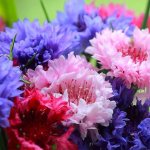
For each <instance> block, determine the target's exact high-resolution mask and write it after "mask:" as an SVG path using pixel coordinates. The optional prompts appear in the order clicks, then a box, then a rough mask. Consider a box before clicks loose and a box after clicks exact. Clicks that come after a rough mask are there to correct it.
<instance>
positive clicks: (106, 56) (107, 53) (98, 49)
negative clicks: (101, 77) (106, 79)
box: [86, 28, 150, 88]
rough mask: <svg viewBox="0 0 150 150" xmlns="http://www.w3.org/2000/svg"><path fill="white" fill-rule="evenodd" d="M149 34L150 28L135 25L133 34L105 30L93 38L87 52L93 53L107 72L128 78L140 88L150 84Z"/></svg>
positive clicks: (129, 81) (128, 82)
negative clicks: (143, 28) (130, 35)
mask: <svg viewBox="0 0 150 150" xmlns="http://www.w3.org/2000/svg"><path fill="white" fill-rule="evenodd" d="M149 41H150V34H149V32H148V29H147V30H140V29H138V28H136V29H135V30H134V33H133V37H131V38H129V37H127V36H126V35H125V34H124V33H123V32H122V31H111V30H108V29H106V30H104V31H103V32H102V34H100V33H97V35H96V37H95V38H94V39H92V40H91V46H90V47H88V48H87V49H86V52H88V53H90V54H92V55H93V57H94V58H96V59H97V60H98V61H99V63H100V64H101V65H102V68H104V69H107V70H108V71H109V73H108V75H111V76H114V77H120V78H122V79H123V80H125V82H126V84H127V85H128V87H130V86H131V84H134V85H137V86H138V87H139V88H144V87H149V86H150V74H149V72H150V65H149V64H150V44H149Z"/></svg>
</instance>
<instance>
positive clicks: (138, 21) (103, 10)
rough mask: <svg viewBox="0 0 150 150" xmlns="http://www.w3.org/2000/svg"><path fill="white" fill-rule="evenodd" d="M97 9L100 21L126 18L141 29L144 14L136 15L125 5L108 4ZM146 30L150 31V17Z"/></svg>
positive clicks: (92, 6)
mask: <svg viewBox="0 0 150 150" xmlns="http://www.w3.org/2000/svg"><path fill="white" fill-rule="evenodd" d="M88 8H89V9H90V8H94V4H92V5H91V7H90V6H88ZM97 9H98V13H99V15H100V17H102V19H106V18H108V17H109V16H112V15H116V16H117V17H120V16H122V15H123V16H126V17H131V18H132V20H133V21H132V23H133V24H134V25H136V26H137V27H139V28H142V23H143V20H144V14H140V15H136V14H135V12H134V11H133V10H130V9H128V8H127V7H126V6H125V5H121V4H114V3H110V4H109V5H107V6H105V5H101V6H100V7H99V8H97ZM147 28H148V29H149V31H150V17H149V18H148V22H147Z"/></svg>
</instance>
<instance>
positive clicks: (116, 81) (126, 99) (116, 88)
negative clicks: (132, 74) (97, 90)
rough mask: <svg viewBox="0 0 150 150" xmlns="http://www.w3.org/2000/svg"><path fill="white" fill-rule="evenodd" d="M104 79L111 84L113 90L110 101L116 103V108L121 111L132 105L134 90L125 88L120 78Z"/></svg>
mask: <svg viewBox="0 0 150 150" xmlns="http://www.w3.org/2000/svg"><path fill="white" fill-rule="evenodd" d="M106 79H107V80H108V81H109V82H110V83H111V85H112V89H113V97H112V98H111V100H114V101H116V103H117V106H118V107H119V108H120V109H121V110H125V109H126V108H128V107H129V106H130V105H132V103H133V100H134V96H135V93H136V88H132V87H131V88H130V89H129V88H127V87H126V85H125V83H124V82H123V80H122V79H120V78H111V77H107V78H106Z"/></svg>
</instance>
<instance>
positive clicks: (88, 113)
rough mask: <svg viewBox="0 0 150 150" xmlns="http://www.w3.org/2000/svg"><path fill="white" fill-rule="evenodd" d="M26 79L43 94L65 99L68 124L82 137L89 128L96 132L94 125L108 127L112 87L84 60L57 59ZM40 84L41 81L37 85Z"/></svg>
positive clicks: (110, 113) (78, 57) (110, 114)
mask: <svg viewBox="0 0 150 150" xmlns="http://www.w3.org/2000/svg"><path fill="white" fill-rule="evenodd" d="M60 64H62V65H63V66H61V65H60ZM34 72H36V77H34V76H33V75H34ZM42 74H43V75H42ZM28 77H29V80H30V81H31V82H33V84H34V85H35V86H36V87H37V88H39V89H40V90H41V91H42V92H43V93H44V94H51V93H56V94H61V95H65V96H66V97H68V103H69V104H70V106H71V107H72V109H73V113H74V115H73V116H72V117H71V118H69V121H68V123H67V124H78V125H79V127H80V130H81V133H82V137H83V138H85V137H86V134H87V130H88V129H90V128H94V129H96V128H95V124H96V123H100V124H102V125H104V126H108V124H109V122H110V120H111V117H112V114H113V109H114V107H115V102H114V101H110V100H109V98H110V97H111V95H112V89H111V85H110V84H109V82H107V81H105V79H104V76H102V75H99V74H98V73H97V72H96V71H95V70H94V68H93V67H91V65H89V64H88V63H87V62H86V61H85V59H83V58H81V57H80V56H76V57H75V56H74V55H73V54H70V55H69V56H68V58H67V59H65V58H64V57H60V58H58V59H55V60H53V61H49V68H48V70H47V71H42V68H41V69H40V71H39V69H37V70H36V71H31V70H29V72H28ZM41 79H42V80H41ZM39 81H40V82H41V81H44V82H42V83H40V84H38V82H39Z"/></svg>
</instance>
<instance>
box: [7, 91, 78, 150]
mask: <svg viewBox="0 0 150 150" xmlns="http://www.w3.org/2000/svg"><path fill="white" fill-rule="evenodd" d="M69 109H70V108H69V106H68V104H67V102H65V101H63V100H62V99H61V98H55V97H54V96H52V95H51V96H50V97H47V96H44V95H42V94H41V93H40V92H39V91H37V90H35V89H33V90H31V91H30V92H29V91H26V93H25V95H24V98H23V100H20V99H16V101H15V105H14V107H13V108H12V110H11V115H10V118H9V121H10V124H11V127H10V128H8V129H7V133H8V136H9V141H8V147H9V148H10V149H15V148H16V147H19V149H39V150H41V149H52V146H53V145H56V147H60V146H62V149H63V148H66V149H68V147H70V148H71V149H76V146H75V145H74V144H72V143H71V142H69V141H68V138H69V136H70V134H71V131H72V129H69V130H68V131H67V132H66V133H65V131H64V130H60V128H61V126H62V123H61V121H64V120H65V119H67V118H68V117H69V114H68V111H69ZM60 141H61V142H60Z"/></svg>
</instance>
